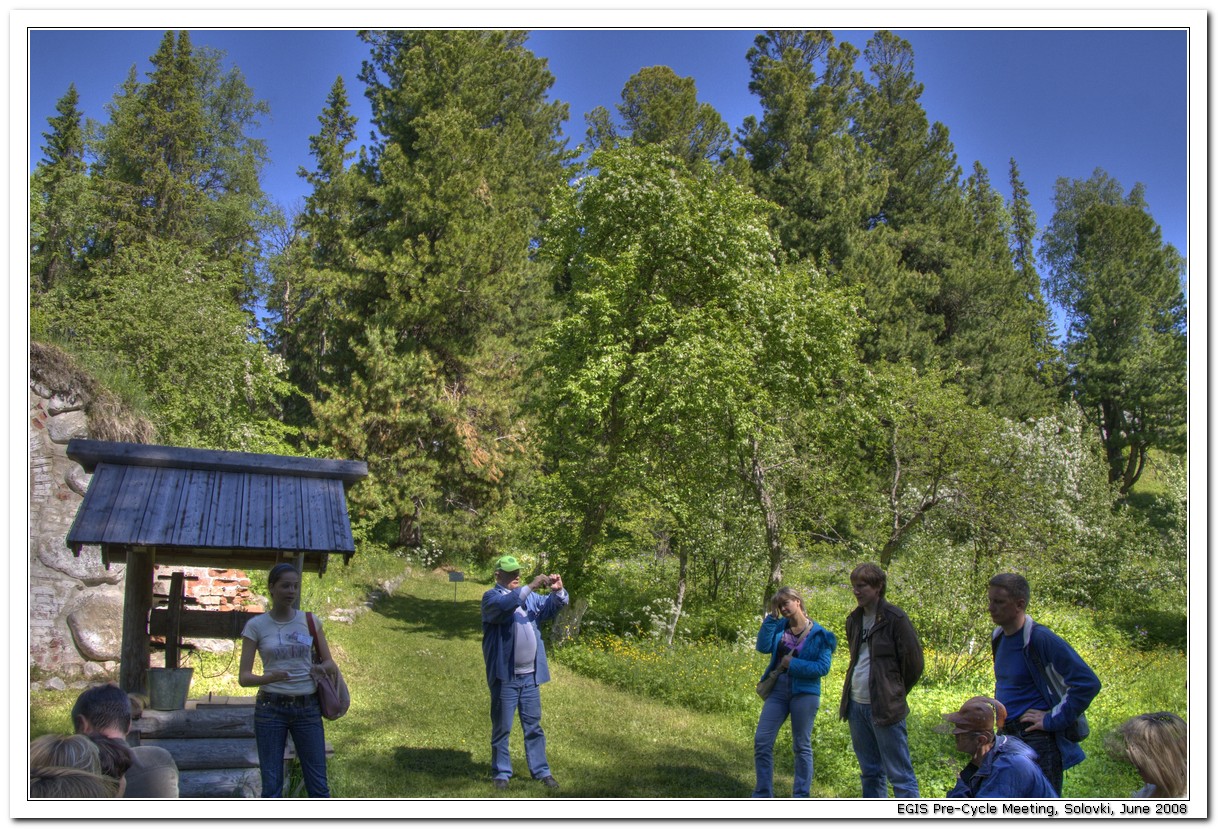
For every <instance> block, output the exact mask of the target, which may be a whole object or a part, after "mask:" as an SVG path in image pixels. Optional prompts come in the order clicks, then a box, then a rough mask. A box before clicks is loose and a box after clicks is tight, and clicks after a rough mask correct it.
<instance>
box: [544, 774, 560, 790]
mask: <svg viewBox="0 0 1218 829" xmlns="http://www.w3.org/2000/svg"><path fill="white" fill-rule="evenodd" d="M541 785H543V786H545V787H546V788H547V789H557V788H558V781H557V780H555V779H554V775H552V774H550V775H546V776H545V777H543V778H541Z"/></svg>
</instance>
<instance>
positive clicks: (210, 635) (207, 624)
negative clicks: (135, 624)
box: [148, 607, 260, 660]
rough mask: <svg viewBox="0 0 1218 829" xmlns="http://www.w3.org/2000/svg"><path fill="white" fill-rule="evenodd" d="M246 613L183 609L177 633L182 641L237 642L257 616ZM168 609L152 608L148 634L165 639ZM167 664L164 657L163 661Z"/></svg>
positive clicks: (168, 628)
mask: <svg viewBox="0 0 1218 829" xmlns="http://www.w3.org/2000/svg"><path fill="white" fill-rule="evenodd" d="M258 615H260V614H258V613H251V612H249V611H246V610H188V609H185V608H183V610H182V617H181V621H180V627H179V632H180V636H181V637H182V638H183V639H233V640H236V639H240V638H241V631H243V630H245V625H246V623H248V622H249V620H250V619H252V618H254V617H255V616H258ZM169 625H170V623H169V609H168V608H163V607H156V608H153V609H152V615H151V617H150V618H149V620H148V633H149V634H151V635H152V636H164V637H168V636H169V630H170V627H169ZM165 658H166V660H168V658H169V657H168V655H167V656H166V657H165Z"/></svg>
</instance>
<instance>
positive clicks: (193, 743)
mask: <svg viewBox="0 0 1218 829" xmlns="http://www.w3.org/2000/svg"><path fill="white" fill-rule="evenodd" d="M140 745H142V746H160V747H161V748H163V749H165V750H166V751H168V752H169V753H170V754H172V755H173V760H174V762H175V763H177V764H178V769H179V770H194V769H249V768H257V767H258V742H257V740H255V739H254V738H253V737H241V738H226V737H201V738H194V739H181V738H178V739H164V740H159V739H157V740H153V739H148V738H147V737H141V739H140Z"/></svg>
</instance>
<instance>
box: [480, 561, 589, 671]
mask: <svg viewBox="0 0 1218 829" xmlns="http://www.w3.org/2000/svg"><path fill="white" fill-rule="evenodd" d="M567 601H568V596H567V591H566V590H556V591H554V592H553V593H550V594H549V595H547V596H546V597H545V598H542V597H541V596H538V595H537V594H536V593H534V592H533V591H532V589H531V588H530V587H529V586H528V585H527V584H525V585H521V586H520V587H517V588H516V589H515V590H508V589H507V588H506V587H502V586H500V585H498V584H496V585H495V586H494V587H492V588H491V589H490V590H488V591H486V592H485V593H483V594H482V659H483V661H485V662H486V683H487V685H493V684H494V683H495V682H502V681H504V680H509V679H511V678H512V677H513V676H514V675H515V674H516V632H517V631H516V628H517V621H518V620H517V618H516V616H517V614H516V610H517V608H520V609H522V610H523V611H524V618H523V619H522V620H520V621H521V622H523V623H524V624H525V625H527V627H528V629H529V630H531V631H532V634H533V638H534V641H535V642H536V644H537V654H536V656H535V658H534V660H533V672H534V673H535V674H536V676H537V684H538V685H540V684H542V683H543V682H549V681H550V668H549V665H548V664H547V662H546V646H545V642H543V641H542V638H541V630H540V628H538V627H537V623H538V622H544V621H545V620H547V619H552V618H554V616H556V615H557V614H558V611H559V610H561V609H562V608H564V607H565V606H566V604H567Z"/></svg>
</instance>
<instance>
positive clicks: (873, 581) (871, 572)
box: [850, 561, 888, 599]
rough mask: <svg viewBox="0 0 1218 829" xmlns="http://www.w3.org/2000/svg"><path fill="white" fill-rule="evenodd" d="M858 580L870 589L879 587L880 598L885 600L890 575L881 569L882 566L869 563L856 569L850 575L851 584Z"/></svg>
mask: <svg viewBox="0 0 1218 829" xmlns="http://www.w3.org/2000/svg"><path fill="white" fill-rule="evenodd" d="M856 580H857V581H861V582H863V584H866V585H868V586H870V587H878V588H879V589H880V598H881V599H882V598H884V591H886V590H887V589H888V574H887V573H885V572H884V571H883V570H881V569H880V565H878V564H872V563H871V562H870V561H868V562H865V563H863V564H860V565H859V566H858V567H855V568H854V570H852V571H851V573H850V582H851V583H852V584H853V583H854V582H855V581H856Z"/></svg>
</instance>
